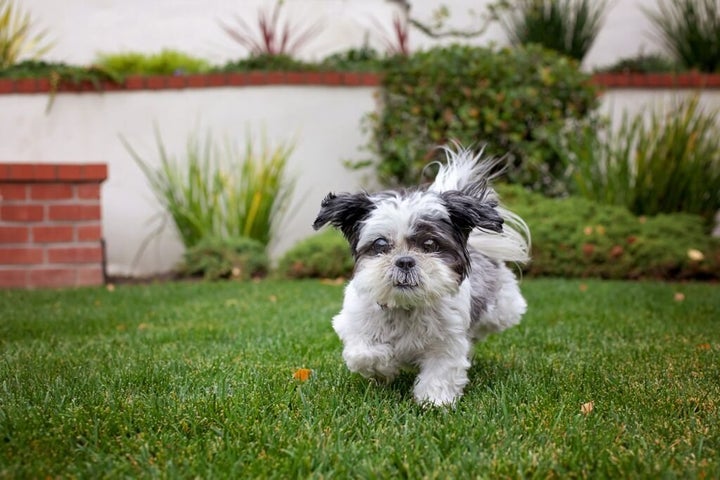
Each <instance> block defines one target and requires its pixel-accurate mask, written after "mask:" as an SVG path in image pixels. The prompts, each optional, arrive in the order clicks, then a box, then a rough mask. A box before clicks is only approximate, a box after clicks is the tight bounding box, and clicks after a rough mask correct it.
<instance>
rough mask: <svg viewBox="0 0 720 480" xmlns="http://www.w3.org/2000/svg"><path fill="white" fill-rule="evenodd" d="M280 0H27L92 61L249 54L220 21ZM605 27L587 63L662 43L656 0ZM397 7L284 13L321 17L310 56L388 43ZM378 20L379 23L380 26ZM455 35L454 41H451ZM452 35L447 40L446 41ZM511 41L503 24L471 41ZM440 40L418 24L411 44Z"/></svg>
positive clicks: (373, 3)
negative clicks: (130, 55)
mask: <svg viewBox="0 0 720 480" xmlns="http://www.w3.org/2000/svg"><path fill="white" fill-rule="evenodd" d="M274 1H275V0H150V1H148V0H92V1H89V0H23V1H22V6H23V7H24V8H25V9H26V10H28V11H29V12H31V13H32V15H33V17H34V18H35V19H36V21H37V24H38V26H39V27H42V28H46V29H47V30H48V31H49V34H50V36H51V38H52V39H54V40H55V47H54V49H53V50H51V51H50V52H49V53H48V54H47V55H46V57H47V58H49V59H52V60H58V61H65V62H70V63H79V64H86V63H90V62H92V61H93V59H94V58H95V56H96V54H97V53H98V52H126V51H129V50H136V51H142V52H156V51H159V50H161V49H163V48H173V49H179V50H183V51H186V52H189V53H192V54H195V55H198V56H201V57H204V58H207V59H209V60H211V61H213V62H215V63H224V62H226V61H228V60H231V59H238V58H242V57H244V56H246V51H245V49H244V48H242V47H240V46H239V45H238V44H236V43H234V42H233V41H232V40H231V39H230V38H229V37H228V36H227V35H226V34H225V33H224V32H223V31H222V30H221V29H220V27H219V22H220V21H223V22H225V23H229V24H232V23H233V19H234V18H235V17H236V16H240V17H241V18H243V19H244V20H245V21H246V22H247V23H248V24H250V25H251V26H253V27H254V26H255V21H256V19H257V14H258V11H259V10H260V9H268V8H270V7H271V6H272V5H273V4H274ZM490 2H491V0H443V1H442V2H436V1H433V0H412V1H411V4H412V12H413V16H414V17H416V18H419V19H421V20H423V21H427V22H430V21H431V20H432V18H433V12H435V11H436V10H437V8H438V7H439V6H440V5H446V6H447V7H448V8H449V11H450V18H449V19H448V21H447V26H448V27H452V28H459V29H472V28H473V27H476V26H477V25H479V23H480V21H481V20H480V17H481V15H482V14H483V13H484V12H486V8H485V7H486V5H487V4H488V3H490ZM611 3H612V5H613V7H612V9H611V10H610V11H609V12H608V16H607V20H606V23H605V27H604V29H603V30H602V32H601V34H600V36H599V38H598V39H597V42H596V44H595V46H594V48H593V49H592V50H591V52H590V53H589V54H588V57H587V58H586V61H585V67H586V68H588V69H592V68H594V67H597V66H603V65H608V64H611V63H613V62H615V61H616V60H618V59H619V58H622V57H626V56H632V55H635V54H637V53H638V52H640V51H644V52H650V51H655V50H657V47H656V46H654V43H655V42H653V40H652V38H651V36H650V32H651V27H650V24H649V22H648V21H647V19H646V17H645V15H644V14H643V12H642V9H643V8H654V7H655V5H656V3H657V0H613V1H612V2H611ZM396 11H397V10H396V8H395V6H394V5H393V4H392V3H390V2H388V1H386V0H285V7H284V10H283V17H284V19H286V20H288V21H289V22H290V23H291V24H293V25H298V26H303V25H310V24H313V23H315V22H320V24H321V25H322V27H323V29H322V33H321V34H320V35H319V36H317V37H316V38H315V39H314V40H313V41H312V43H309V44H307V46H306V48H303V49H302V50H301V51H300V52H299V56H301V57H304V58H306V59H314V60H317V59H320V58H322V57H324V56H326V55H328V54H329V53H332V52H335V51H338V50H343V49H347V48H350V47H357V46H360V45H362V43H363V41H364V39H365V38H368V40H369V41H370V43H371V44H372V45H374V46H375V47H377V48H379V49H382V48H383V42H382V37H383V36H388V35H391V33H390V32H391V23H392V18H393V15H394V14H395V12H396ZM378 24H379V25H380V26H378ZM448 41H449V40H448ZM448 41H445V43H447V42H448ZM491 41H492V42H497V43H499V44H505V43H506V42H507V40H506V38H505V35H504V33H503V32H502V30H501V29H500V28H499V26H497V25H493V26H492V27H491V28H490V29H488V31H487V32H486V33H485V34H484V35H482V36H481V37H478V38H476V39H473V40H471V43H476V44H487V43H488V42H491ZM434 43H437V42H436V41H434V40H432V39H429V38H427V37H426V36H425V35H423V34H422V33H420V32H419V31H416V30H412V31H411V36H410V44H411V47H412V48H413V49H421V48H426V47H428V46H430V45H432V44H434Z"/></svg>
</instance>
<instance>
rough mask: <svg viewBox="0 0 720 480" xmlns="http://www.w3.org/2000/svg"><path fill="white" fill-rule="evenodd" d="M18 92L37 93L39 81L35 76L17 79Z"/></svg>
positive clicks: (16, 89) (16, 87) (16, 88)
mask: <svg viewBox="0 0 720 480" xmlns="http://www.w3.org/2000/svg"><path fill="white" fill-rule="evenodd" d="M15 92H16V93H36V92H37V82H36V81H35V79H34V78H19V79H17V80H16V81H15Z"/></svg>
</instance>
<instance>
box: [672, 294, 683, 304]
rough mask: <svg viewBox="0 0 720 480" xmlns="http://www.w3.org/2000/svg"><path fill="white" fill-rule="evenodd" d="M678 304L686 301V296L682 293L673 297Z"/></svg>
mask: <svg viewBox="0 0 720 480" xmlns="http://www.w3.org/2000/svg"><path fill="white" fill-rule="evenodd" d="M673 298H674V299H675V301H676V302H682V301H683V300H685V294H684V293H682V292H675V296H674V297H673Z"/></svg>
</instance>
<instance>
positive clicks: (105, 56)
mask: <svg viewBox="0 0 720 480" xmlns="http://www.w3.org/2000/svg"><path fill="white" fill-rule="evenodd" d="M95 64H96V65H98V66H100V67H101V68H103V69H104V70H106V71H109V72H112V73H114V74H115V75H130V74H138V75H175V74H185V73H203V72H206V71H208V70H209V69H210V64H209V63H208V62H207V61H205V60H203V59H201V58H197V57H193V56H192V55H188V54H186V53H183V52H179V51H177V50H169V49H165V50H162V51H161V52H159V53H155V54H150V55H148V54H144V53H140V52H126V53H102V54H99V55H98V56H97V58H96V60H95Z"/></svg>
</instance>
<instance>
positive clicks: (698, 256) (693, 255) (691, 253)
mask: <svg viewBox="0 0 720 480" xmlns="http://www.w3.org/2000/svg"><path fill="white" fill-rule="evenodd" d="M687 256H688V258H689V259H690V260H693V261H695V262H701V261H703V260H705V255H704V254H703V253H702V252H701V251H700V250H697V249H695V248H691V249H690V250H688V251H687Z"/></svg>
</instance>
